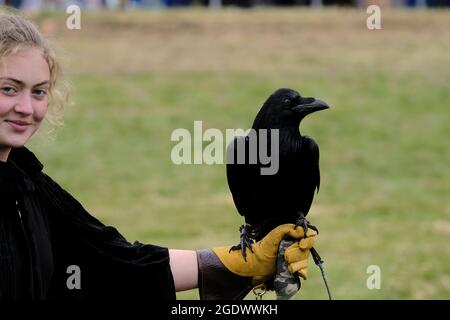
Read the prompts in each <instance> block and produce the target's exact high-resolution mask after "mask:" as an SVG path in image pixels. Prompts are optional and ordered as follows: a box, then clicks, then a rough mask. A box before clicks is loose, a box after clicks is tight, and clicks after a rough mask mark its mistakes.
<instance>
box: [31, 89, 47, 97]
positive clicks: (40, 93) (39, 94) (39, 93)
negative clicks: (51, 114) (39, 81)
mask: <svg viewBox="0 0 450 320" xmlns="http://www.w3.org/2000/svg"><path fill="white" fill-rule="evenodd" d="M46 94H47V91H46V90H35V91H33V95H35V96H36V97H39V98H41V97H45V95H46Z"/></svg>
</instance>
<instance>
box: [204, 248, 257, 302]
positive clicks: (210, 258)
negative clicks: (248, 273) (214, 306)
mask: <svg viewBox="0 0 450 320" xmlns="http://www.w3.org/2000/svg"><path fill="white" fill-rule="evenodd" d="M196 252H197V261H198V288H199V293H200V299H201V300H242V299H244V297H245V296H246V295H247V294H248V293H249V292H250V290H251V289H252V288H253V286H252V278H251V277H242V276H239V275H237V274H234V273H233V272H231V271H230V270H228V269H227V268H226V267H225V266H224V265H223V263H222V262H221V261H220V260H219V258H218V257H217V255H216V254H215V253H214V252H213V251H212V250H211V249H201V250H197V251H196Z"/></svg>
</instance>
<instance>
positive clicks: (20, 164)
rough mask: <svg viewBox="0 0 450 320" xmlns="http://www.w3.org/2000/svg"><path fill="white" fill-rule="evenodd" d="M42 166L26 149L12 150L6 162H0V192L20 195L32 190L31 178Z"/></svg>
mask: <svg viewBox="0 0 450 320" xmlns="http://www.w3.org/2000/svg"><path fill="white" fill-rule="evenodd" d="M42 168H43V165H42V164H41V163H40V162H39V160H38V159H37V158H36V156H35V155H34V154H33V153H32V152H31V151H30V150H28V149H27V148H25V147H20V148H13V149H12V150H11V152H10V153H9V157H8V161H6V162H3V161H0V192H2V193H22V192H27V191H33V190H34V183H33V177H34V176H36V175H37V174H39V173H40V172H41V171H42Z"/></svg>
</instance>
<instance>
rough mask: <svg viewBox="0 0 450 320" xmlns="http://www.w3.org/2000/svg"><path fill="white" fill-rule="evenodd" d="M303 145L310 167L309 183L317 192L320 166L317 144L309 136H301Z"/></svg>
mask: <svg viewBox="0 0 450 320" xmlns="http://www.w3.org/2000/svg"><path fill="white" fill-rule="evenodd" d="M302 143H303V146H302V147H304V150H305V154H308V160H307V161H308V162H309V165H310V168H311V170H312V171H311V184H312V185H313V186H314V189H317V192H319V188H320V168H319V146H318V145H317V143H316V142H315V141H314V140H313V139H312V138H311V137H309V136H304V137H303V142H302Z"/></svg>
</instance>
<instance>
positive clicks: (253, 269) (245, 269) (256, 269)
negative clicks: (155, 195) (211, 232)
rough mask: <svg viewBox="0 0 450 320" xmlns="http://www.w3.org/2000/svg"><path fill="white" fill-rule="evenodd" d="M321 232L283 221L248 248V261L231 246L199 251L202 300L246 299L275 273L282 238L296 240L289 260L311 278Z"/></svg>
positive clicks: (294, 268)
mask: <svg viewBox="0 0 450 320" xmlns="http://www.w3.org/2000/svg"><path fill="white" fill-rule="evenodd" d="M316 235H317V233H316V232H315V231H314V230H312V229H308V231H307V234H306V237H305V234H304V231H303V228H299V227H297V228H295V225H294V224H283V225H280V226H278V227H276V228H275V229H273V230H272V231H270V232H269V233H268V234H267V235H266V236H265V237H264V238H263V239H261V240H260V241H258V242H256V243H254V244H253V245H252V251H250V250H248V249H247V250H248V251H247V261H245V260H244V258H243V256H242V254H241V251H240V250H234V251H230V248H231V247H230V246H224V247H216V248H212V249H203V250H198V251H197V258H198V265H199V279H198V283H199V291H200V299H234V300H237V299H243V298H244V297H245V296H246V295H247V294H248V293H249V292H250V290H251V289H252V288H253V287H254V286H256V285H259V284H261V283H264V282H266V281H268V280H270V279H272V278H273V277H274V276H275V273H276V262H277V254H278V248H279V245H280V242H281V240H283V239H293V240H297V241H295V242H294V243H293V244H292V245H291V246H289V247H288V248H287V249H286V252H285V260H286V261H287V263H288V268H289V271H290V272H291V273H297V274H298V275H299V276H300V277H302V278H303V279H306V278H307V277H308V257H309V249H310V248H311V247H312V246H313V245H314V237H315V236H316Z"/></svg>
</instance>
